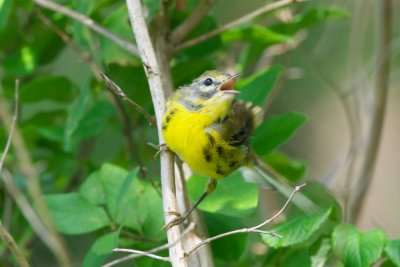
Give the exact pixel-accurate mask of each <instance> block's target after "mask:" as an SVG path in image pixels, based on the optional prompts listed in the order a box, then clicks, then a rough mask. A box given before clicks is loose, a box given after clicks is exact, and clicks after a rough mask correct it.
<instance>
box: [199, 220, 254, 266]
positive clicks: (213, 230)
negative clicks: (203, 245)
mask: <svg viewBox="0 0 400 267" xmlns="http://www.w3.org/2000/svg"><path fill="white" fill-rule="evenodd" d="M204 220H205V222H206V225H207V230H208V233H209V236H216V235H218V234H222V233H226V232H229V231H232V230H236V229H241V228H244V227H245V226H244V225H243V224H242V223H241V222H240V220H238V219H237V218H234V217H230V216H224V215H221V214H216V213H207V212H205V213H204ZM246 243H247V236H246V235H244V234H239V235H230V236H227V237H223V238H220V239H217V240H214V241H213V242H211V249H212V254H213V255H214V256H215V257H216V258H218V259H223V260H225V261H237V260H239V259H240V258H241V256H242V255H243V253H244V251H245V248H246Z"/></svg>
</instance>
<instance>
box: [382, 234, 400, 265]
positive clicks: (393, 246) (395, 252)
mask: <svg viewBox="0 0 400 267" xmlns="http://www.w3.org/2000/svg"><path fill="white" fill-rule="evenodd" d="M385 252H386V254H387V255H388V257H389V259H390V260H391V261H392V262H393V263H394V264H395V265H396V266H397V267H400V240H399V239H398V240H387V242H386V246H385Z"/></svg>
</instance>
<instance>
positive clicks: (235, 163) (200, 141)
mask: <svg viewBox="0 0 400 267" xmlns="http://www.w3.org/2000/svg"><path fill="white" fill-rule="evenodd" d="M228 111H229V106H226V107H224V106H219V109H218V110H215V112H211V113H208V112H196V111H189V110H187V109H186V108H185V107H184V106H183V105H182V104H181V103H179V102H178V101H171V103H170V104H169V106H168V108H167V110H166V112H165V114H164V117H163V126H162V131H163V136H164V139H165V143H166V145H167V146H168V147H169V148H170V149H171V150H172V151H173V152H175V153H176V154H178V155H179V157H180V158H182V159H183V160H184V161H185V162H186V163H187V164H188V165H189V167H190V168H191V169H192V170H193V171H195V172H198V173H200V174H203V175H207V176H210V177H212V178H215V179H217V178H222V177H224V176H226V175H228V174H229V173H230V172H232V171H233V170H234V169H236V168H238V167H239V166H240V163H241V162H243V161H244V159H245V156H246V153H247V151H242V150H240V149H238V148H236V147H232V146H230V145H229V144H228V143H227V142H226V141H225V140H223V139H222V138H221V136H220V134H219V133H218V132H217V131H216V130H213V129H212V128H209V126H210V125H211V124H212V123H214V122H215V120H216V118H217V117H219V116H223V115H226V114H223V113H227V112H228Z"/></svg>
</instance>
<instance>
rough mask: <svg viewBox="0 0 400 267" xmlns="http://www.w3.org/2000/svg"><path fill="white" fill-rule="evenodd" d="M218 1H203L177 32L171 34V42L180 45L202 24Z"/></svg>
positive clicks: (177, 28) (176, 29)
mask: <svg viewBox="0 0 400 267" xmlns="http://www.w3.org/2000/svg"><path fill="white" fill-rule="evenodd" d="M215 2H216V0H203V1H201V2H200V3H199V4H198V5H197V7H196V8H195V9H194V10H193V11H192V12H191V13H190V16H189V17H187V18H186V20H184V21H183V22H182V23H181V24H180V25H179V26H178V27H176V28H175V30H174V31H173V32H172V33H171V37H170V40H171V42H172V43H174V44H178V43H179V42H180V41H182V40H183V39H185V37H186V36H187V35H188V34H189V33H190V32H191V31H192V30H193V29H194V28H195V27H196V26H197V25H198V24H199V23H200V21H201V20H202V19H203V18H204V16H205V15H207V13H208V11H209V10H210V9H211V8H212V7H213V5H214V4H215Z"/></svg>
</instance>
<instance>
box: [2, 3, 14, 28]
mask: <svg viewBox="0 0 400 267" xmlns="http://www.w3.org/2000/svg"><path fill="white" fill-rule="evenodd" d="M12 4H13V1H12V0H0V30H2V29H4V28H5V27H6V25H7V22H8V18H9V17H10V14H11V11H12V7H13V5H12Z"/></svg>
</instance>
